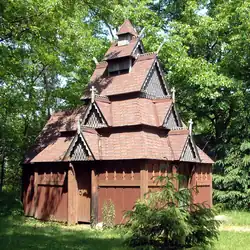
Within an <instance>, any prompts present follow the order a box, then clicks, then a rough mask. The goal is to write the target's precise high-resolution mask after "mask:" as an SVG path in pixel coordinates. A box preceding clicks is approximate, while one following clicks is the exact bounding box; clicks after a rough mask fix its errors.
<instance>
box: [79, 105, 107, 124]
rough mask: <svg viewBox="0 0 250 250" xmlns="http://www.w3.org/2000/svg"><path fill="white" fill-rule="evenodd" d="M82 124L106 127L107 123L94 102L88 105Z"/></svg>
mask: <svg viewBox="0 0 250 250" xmlns="http://www.w3.org/2000/svg"><path fill="white" fill-rule="evenodd" d="M82 124H83V125H85V126H88V127H91V128H102V127H107V123H106V121H105V120H104V118H103V115H102V114H101V112H100V110H99V108H98V107H97V105H96V104H95V103H93V104H91V105H90V106H89V109H88V110H87V113H86V114H85V117H84V120H83V123H82Z"/></svg>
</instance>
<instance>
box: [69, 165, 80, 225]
mask: <svg viewBox="0 0 250 250" xmlns="http://www.w3.org/2000/svg"><path fill="white" fill-rule="evenodd" d="M77 195H78V194H77V182H76V176H75V171H74V166H73V164H72V163H69V168H68V224H69V225H72V224H73V225H74V224H76V223H77V221H78V220H77V198H78V196H77Z"/></svg>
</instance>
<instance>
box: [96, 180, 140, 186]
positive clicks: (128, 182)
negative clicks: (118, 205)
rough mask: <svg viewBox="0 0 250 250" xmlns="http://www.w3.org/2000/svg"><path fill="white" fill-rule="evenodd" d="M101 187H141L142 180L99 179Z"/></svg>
mask: <svg viewBox="0 0 250 250" xmlns="http://www.w3.org/2000/svg"><path fill="white" fill-rule="evenodd" d="M98 186H99V187H140V186H141V181H140V180H133V181H132V180H106V181H105V180H102V181H99V184H98Z"/></svg>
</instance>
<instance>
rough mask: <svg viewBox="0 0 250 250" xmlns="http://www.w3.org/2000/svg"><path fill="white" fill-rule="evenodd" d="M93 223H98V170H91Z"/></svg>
mask: <svg viewBox="0 0 250 250" xmlns="http://www.w3.org/2000/svg"><path fill="white" fill-rule="evenodd" d="M90 216H91V221H92V222H93V224H95V223H98V179H97V174H96V170H95V169H94V168H92V169H91V215H90Z"/></svg>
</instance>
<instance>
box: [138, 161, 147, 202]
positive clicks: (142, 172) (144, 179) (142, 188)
mask: <svg viewBox="0 0 250 250" xmlns="http://www.w3.org/2000/svg"><path fill="white" fill-rule="evenodd" d="M140 177H141V178H140V191H141V199H144V195H145V194H146V193H147V192H148V166H147V162H145V161H143V162H142V164H141V170H140Z"/></svg>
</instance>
